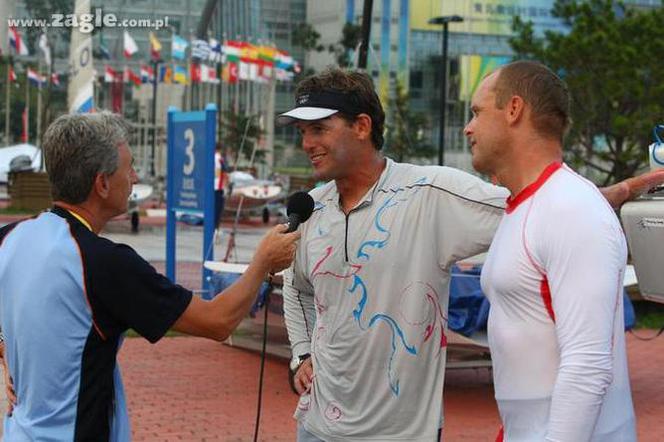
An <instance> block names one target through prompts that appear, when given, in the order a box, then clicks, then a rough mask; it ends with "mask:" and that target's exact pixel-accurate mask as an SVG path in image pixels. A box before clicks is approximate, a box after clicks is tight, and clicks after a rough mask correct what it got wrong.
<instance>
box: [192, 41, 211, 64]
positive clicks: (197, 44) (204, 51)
mask: <svg viewBox="0 0 664 442" xmlns="http://www.w3.org/2000/svg"><path fill="white" fill-rule="evenodd" d="M209 56H210V45H209V44H208V42H207V41H205V40H201V39H196V40H194V41H192V42H191V57H192V58H194V59H198V60H207V59H208V57H209Z"/></svg>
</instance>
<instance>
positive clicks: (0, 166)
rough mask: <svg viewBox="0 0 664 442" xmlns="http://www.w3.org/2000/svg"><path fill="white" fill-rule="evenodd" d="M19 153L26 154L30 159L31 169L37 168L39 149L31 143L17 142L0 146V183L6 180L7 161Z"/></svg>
mask: <svg viewBox="0 0 664 442" xmlns="http://www.w3.org/2000/svg"><path fill="white" fill-rule="evenodd" d="M19 155H27V156H28V157H30V159H31V160H32V168H33V170H39V165H40V163H41V150H40V149H39V148H38V147H37V146H33V145H32V144H17V145H15V146H8V147H0V183H6V182H7V174H8V172H9V163H10V162H11V161H12V160H13V159H14V158H16V157H17V156H19Z"/></svg>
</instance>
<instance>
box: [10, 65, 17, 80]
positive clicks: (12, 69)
mask: <svg viewBox="0 0 664 442" xmlns="http://www.w3.org/2000/svg"><path fill="white" fill-rule="evenodd" d="M9 81H10V82H14V81H16V72H14V68H13V67H11V66H9Z"/></svg>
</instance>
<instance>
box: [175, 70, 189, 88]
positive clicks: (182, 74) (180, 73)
mask: <svg viewBox="0 0 664 442" xmlns="http://www.w3.org/2000/svg"><path fill="white" fill-rule="evenodd" d="M173 79H174V80H175V82H176V83H180V84H188V83H189V81H188V79H187V69H185V67H184V66H175V70H174V72H173Z"/></svg>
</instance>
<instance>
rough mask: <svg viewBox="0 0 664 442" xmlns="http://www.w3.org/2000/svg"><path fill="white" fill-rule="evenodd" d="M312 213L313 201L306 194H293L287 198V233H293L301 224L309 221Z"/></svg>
mask: <svg viewBox="0 0 664 442" xmlns="http://www.w3.org/2000/svg"><path fill="white" fill-rule="evenodd" d="M313 211H314V199H313V198H312V197H311V195H309V194H308V193H307V192H295V193H294V194H292V195H291V196H290V197H289V198H288V207H287V208H286V214H287V215H288V230H287V232H289V233H290V232H295V231H296V230H297V228H298V227H299V226H300V224H301V223H303V222H305V221H306V220H308V219H309V217H310V216H311V214H312V213H313Z"/></svg>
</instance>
